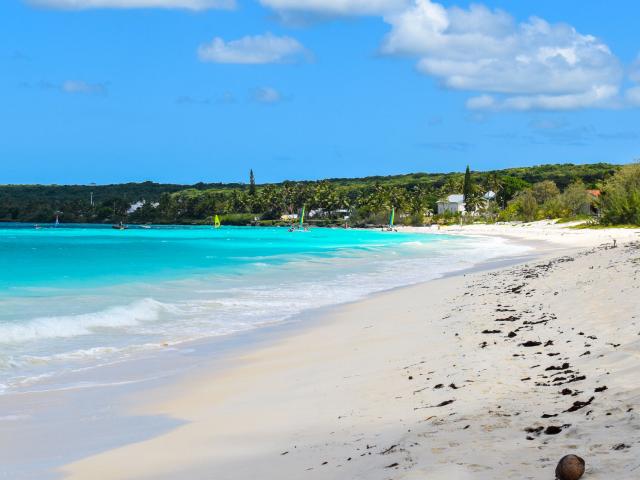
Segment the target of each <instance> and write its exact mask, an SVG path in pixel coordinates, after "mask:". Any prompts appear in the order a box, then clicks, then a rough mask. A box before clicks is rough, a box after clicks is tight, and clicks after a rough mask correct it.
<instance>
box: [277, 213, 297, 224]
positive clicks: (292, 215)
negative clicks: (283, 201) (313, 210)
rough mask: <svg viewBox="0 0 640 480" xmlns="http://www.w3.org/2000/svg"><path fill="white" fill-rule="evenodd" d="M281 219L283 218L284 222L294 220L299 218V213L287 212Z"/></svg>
mask: <svg viewBox="0 0 640 480" xmlns="http://www.w3.org/2000/svg"><path fill="white" fill-rule="evenodd" d="M280 220H282V221H283V222H293V221H295V220H298V214H297V213H285V214H284V215H281V216H280Z"/></svg>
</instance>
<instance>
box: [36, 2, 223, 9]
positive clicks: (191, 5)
mask: <svg viewBox="0 0 640 480" xmlns="http://www.w3.org/2000/svg"><path fill="white" fill-rule="evenodd" d="M27 3H29V4H31V5H35V6H38V7H47V8H59V9H65V10H86V9H91V8H120V9H125V8H165V9H172V8H183V9H188V10H208V9H232V8H234V7H235V0H27Z"/></svg>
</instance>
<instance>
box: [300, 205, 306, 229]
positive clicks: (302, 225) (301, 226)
mask: <svg viewBox="0 0 640 480" xmlns="http://www.w3.org/2000/svg"><path fill="white" fill-rule="evenodd" d="M304 210H305V207H304V205H303V206H302V213H301V214H300V228H304Z"/></svg>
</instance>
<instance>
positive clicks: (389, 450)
mask: <svg viewBox="0 0 640 480" xmlns="http://www.w3.org/2000/svg"><path fill="white" fill-rule="evenodd" d="M397 446H398V444H397V443H396V444H395V445H391V446H390V447H389V448H387V449H386V450H383V451H382V452H380V455H387V454H389V453H391V452H393V450H394V449H395V448H396V447H397Z"/></svg>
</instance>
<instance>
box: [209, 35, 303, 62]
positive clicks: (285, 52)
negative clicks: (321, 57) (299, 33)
mask: <svg viewBox="0 0 640 480" xmlns="http://www.w3.org/2000/svg"><path fill="white" fill-rule="evenodd" d="M305 52H306V50H305V48H304V47H303V46H302V44H301V43H300V42H298V41H297V40H296V39H295V38H291V37H278V36H276V35H273V34H271V33H266V34H265V35H254V36H246V37H242V38H241V39H239V40H232V41H229V42H226V41H225V40H223V39H222V38H220V37H216V38H214V39H213V40H212V41H211V42H210V43H207V44H204V45H201V46H200V47H199V48H198V57H199V58H200V60H202V61H203V62H214V63H240V64H254V65H259V64H267V63H282V62H287V61H293V60H295V59H296V58H297V57H299V56H300V55H303V54H304V53H305Z"/></svg>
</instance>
